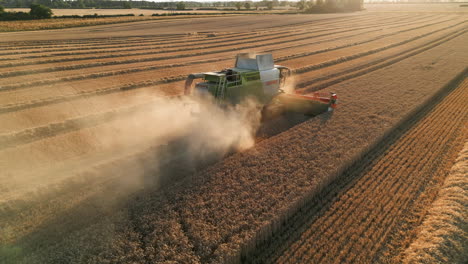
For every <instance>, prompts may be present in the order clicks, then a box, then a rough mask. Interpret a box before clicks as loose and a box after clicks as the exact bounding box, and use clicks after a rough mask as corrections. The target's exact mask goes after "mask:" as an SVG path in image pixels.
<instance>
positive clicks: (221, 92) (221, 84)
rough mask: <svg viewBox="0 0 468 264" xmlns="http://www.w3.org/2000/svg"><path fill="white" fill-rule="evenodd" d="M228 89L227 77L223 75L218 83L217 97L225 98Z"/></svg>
mask: <svg viewBox="0 0 468 264" xmlns="http://www.w3.org/2000/svg"><path fill="white" fill-rule="evenodd" d="M225 90H226V77H221V78H220V80H219V83H218V88H217V89H216V98H218V99H220V100H224V96H225Z"/></svg>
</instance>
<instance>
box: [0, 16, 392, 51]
mask: <svg viewBox="0 0 468 264" xmlns="http://www.w3.org/2000/svg"><path fill="white" fill-rule="evenodd" d="M348 20H351V19H348ZM361 20H364V21H363V22H364V23H365V22H366V21H367V22H369V20H368V19H352V21H353V22H360V21H361ZM400 23H401V22H400ZM327 24H331V25H334V26H336V24H339V23H336V24H335V23H327ZM323 25H326V24H321V23H317V24H314V28H315V27H318V28H320V26H323ZM343 25H346V23H343ZM311 29H312V28H311V27H310V25H307V26H304V27H295V28H289V29H286V30H276V31H254V32H249V33H231V34H219V35H216V36H215V37H209V38H200V37H196V38H191V37H186V38H184V39H183V40H180V39H179V40H171V41H167V40H158V39H157V40H154V39H151V40H148V41H135V44H131V43H133V41H131V40H128V42H122V43H121V44H120V45H117V46H116V45H115V44H106V43H105V42H104V43H101V44H99V45H93V46H89V47H75V48H73V49H44V48H41V52H42V53H44V52H60V51H84V52H79V53H73V52H70V53H63V54H61V53H57V54H47V55H34V56H31V57H23V58H41V57H48V56H51V55H55V56H62V55H81V54H94V53H103V52H109V50H108V49H121V48H126V49H124V50H122V51H135V50H146V49H151V48H152V47H154V48H156V47H157V48H175V47H183V46H184V44H186V45H187V46H195V45H206V44H219V43H225V42H226V41H241V40H250V39H252V38H256V37H258V36H264V37H267V36H273V35H281V34H285V33H292V32H301V31H304V30H311ZM322 31H323V29H322ZM313 32H320V30H318V31H317V30H313ZM128 48H130V49H128ZM103 49H104V50H103ZM87 50H90V51H87ZM100 50H103V51H100ZM117 51H120V50H117ZM29 53H37V51H25V52H8V53H0V55H15V54H29Z"/></svg>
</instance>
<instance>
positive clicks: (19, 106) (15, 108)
mask: <svg viewBox="0 0 468 264" xmlns="http://www.w3.org/2000/svg"><path fill="white" fill-rule="evenodd" d="M438 31H440V30H438ZM460 31H461V30H460ZM460 31H458V32H456V33H453V32H451V33H449V34H446V35H445V36H444V37H447V36H451V35H453V34H458V35H455V36H452V38H455V37H458V36H460V35H462V34H463V33H465V31H461V32H460ZM444 37H442V38H439V39H437V40H435V41H431V42H429V43H425V44H423V45H421V46H419V47H425V48H423V49H422V50H416V51H414V52H412V53H410V54H408V55H405V56H404V57H400V58H397V59H394V60H391V61H389V62H386V63H384V64H381V65H377V66H374V67H373V68H372V70H373V71H374V70H377V69H380V68H383V67H386V66H389V65H392V64H394V63H397V62H399V61H401V60H403V59H406V58H409V57H411V56H414V55H417V54H419V53H421V52H423V51H426V50H429V49H431V48H433V47H436V46H438V45H441V44H442V43H443V42H437V41H440V40H441V39H443V38H444ZM415 38H420V36H417V37H415ZM404 42H405V41H404ZM433 42H436V43H433ZM431 43H433V44H431ZM429 44H431V45H429ZM427 45H429V46H427ZM413 49H416V48H413ZM404 53H406V52H405V51H403V52H402V54H404ZM391 57H392V58H393V56H391ZM327 66H328V65H327ZM318 67H322V68H323V66H320V65H319V66H318ZM314 69H315V68H314ZM366 72H369V70H367V71H361V72H358V73H355V74H353V75H348V76H345V77H342V78H341V79H340V80H339V81H338V82H341V81H344V80H347V79H350V78H355V77H357V76H360V75H363V74H365V73H366ZM185 78H186V76H185V75H180V76H174V77H169V78H165V79H160V80H154V81H146V82H141V83H134V84H129V85H126V86H116V87H108V88H102V89H98V90H95V91H90V92H85V91H83V92H80V93H77V94H76V95H69V96H60V97H53V98H47V99H43V100H38V101H35V102H30V103H20V104H14V105H6V106H4V107H2V108H0V114H1V113H9V112H14V111H18V110H23V109H28V108H32V107H39V106H45V105H49V104H53V103H58V102H64V101H72V100H76V99H80V98H84V97H88V96H96V95H105V94H109V93H115V92H120V91H122V90H129V89H138V88H145V87H150V86H154V85H157V84H162V83H168V82H175V81H182V80H184V79H185ZM334 83H337V81H336V80H335V81H334V82H333V83H331V84H334ZM331 84H330V83H329V84H328V85H322V86H321V87H319V88H313V89H314V90H317V89H323V88H326V87H327V86H329V85H331ZM301 86H303V84H301V83H299V84H298V87H301Z"/></svg>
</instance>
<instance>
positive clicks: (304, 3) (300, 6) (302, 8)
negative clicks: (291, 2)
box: [296, 0, 307, 10]
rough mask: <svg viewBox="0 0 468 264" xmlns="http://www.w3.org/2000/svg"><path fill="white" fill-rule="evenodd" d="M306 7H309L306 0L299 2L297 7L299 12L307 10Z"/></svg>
mask: <svg viewBox="0 0 468 264" xmlns="http://www.w3.org/2000/svg"><path fill="white" fill-rule="evenodd" d="M306 5H307V2H306V0H300V1H299V2H297V4H296V6H297V8H298V9H299V10H304V9H306Z"/></svg>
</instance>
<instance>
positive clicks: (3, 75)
mask: <svg viewBox="0 0 468 264" xmlns="http://www.w3.org/2000/svg"><path fill="white" fill-rule="evenodd" d="M462 23H463V22H462ZM426 26H428V25H426ZM379 30H380V29H377V30H374V31H379ZM396 34H398V32H395V33H394V34H393V35H396ZM356 35H359V33H358V34H356ZM353 36H355V35H353ZM348 37H350V36H344V37H336V38H332V39H327V40H322V41H316V42H315V44H318V43H325V42H330V41H334V40H338V39H343V38H348ZM387 37H388V35H387ZM378 39H380V37H377V38H376V40H378ZM370 41H373V40H372V39H371V40H366V41H364V43H368V42H370ZM359 44H361V43H352V44H346V45H342V46H339V47H335V48H333V49H323V50H319V51H316V52H314V53H309V54H301V56H308V55H313V54H318V53H323V52H327V51H331V50H338V49H341V48H346V47H350V46H355V45H359ZM307 45H310V44H307V43H306V44H298V45H290V46H288V47H280V48H275V49H268V50H267V51H269V52H271V51H277V50H284V49H289V48H293V47H301V46H307ZM260 46H263V45H260ZM244 48H246V47H241V48H237V49H236V50H242V49H244ZM216 53H217V52H216ZM210 54H212V53H210ZM195 55H197V54H195ZM195 55H194V56H195ZM185 56H186V55H185ZM185 56H182V57H185ZM197 56H198V55H197ZM180 57H181V56H176V57H174V56H169V57H167V58H161V57H159V58H146V59H136V60H127V61H118V62H104V63H93V64H84V65H83V64H82V65H70V66H61V67H51V68H44V69H38V70H24V71H16V72H5V73H0V78H7V77H12V76H22V75H29V74H37V73H45V72H56V71H68V70H76V69H82V68H91V67H98V66H107V65H118V64H125V63H140V62H150V61H155V60H163V59H170V58H180ZM294 57H299V56H294ZM285 59H286V58H278V59H277V60H278V61H283V60H285ZM222 60H227V59H219V60H218V61H222ZM199 63H204V61H199ZM190 64H192V63H190ZM179 65H181V66H185V65H184V64H179ZM165 67H172V66H171V65H165ZM139 71H144V69H141V70H139ZM133 72H137V70H134V71H133ZM121 73H123V71H121ZM108 74H109V75H114V73H113V72H109V73H108ZM109 75H107V76H109ZM88 76H99V75H98V74H91V75H88ZM104 76H106V75H104ZM77 78H80V80H81V79H82V78H83V77H77ZM85 78H86V77H85ZM64 80H66V81H67V80H69V79H67V78H64ZM47 83H57V81H56V80H55V81H51V82H47V80H41V81H37V82H36V83H25V84H22V86H23V87H31V86H34V85H36V84H47ZM18 86H19V84H17V87H18ZM14 87H15V86H8V85H6V86H3V87H0V90H4V89H5V90H10V89H14Z"/></svg>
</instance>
